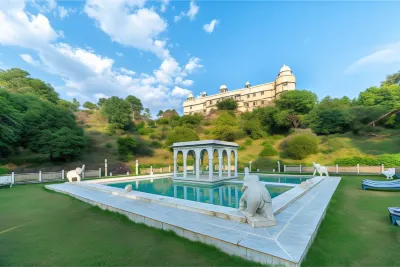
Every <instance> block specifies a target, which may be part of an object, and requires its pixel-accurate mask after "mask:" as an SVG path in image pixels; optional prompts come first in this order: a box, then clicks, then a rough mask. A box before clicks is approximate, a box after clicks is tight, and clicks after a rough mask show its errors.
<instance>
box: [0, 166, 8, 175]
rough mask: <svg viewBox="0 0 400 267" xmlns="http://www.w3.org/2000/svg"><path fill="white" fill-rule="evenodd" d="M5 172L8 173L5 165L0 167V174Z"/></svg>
mask: <svg viewBox="0 0 400 267" xmlns="http://www.w3.org/2000/svg"><path fill="white" fill-rule="evenodd" d="M7 173H8V169H7V168H6V167H0V175H1V174H7Z"/></svg>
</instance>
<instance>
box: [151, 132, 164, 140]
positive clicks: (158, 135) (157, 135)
mask: <svg viewBox="0 0 400 267" xmlns="http://www.w3.org/2000/svg"><path fill="white" fill-rule="evenodd" d="M149 137H150V139H157V140H161V139H163V134H162V132H155V133H152V134H150V135H149Z"/></svg>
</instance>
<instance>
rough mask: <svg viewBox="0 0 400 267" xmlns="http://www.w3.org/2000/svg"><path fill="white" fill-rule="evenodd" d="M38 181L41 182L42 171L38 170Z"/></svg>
mask: <svg viewBox="0 0 400 267" xmlns="http://www.w3.org/2000/svg"><path fill="white" fill-rule="evenodd" d="M39 182H42V171H39Z"/></svg>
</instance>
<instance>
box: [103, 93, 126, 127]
mask: <svg viewBox="0 0 400 267" xmlns="http://www.w3.org/2000/svg"><path fill="white" fill-rule="evenodd" d="M131 113H132V107H131V104H130V103H128V102H127V101H125V100H124V99H122V98H119V97H117V96H113V97H110V98H108V99H106V100H105V101H104V103H103V104H102V105H101V114H102V115H103V116H104V117H106V118H107V120H108V122H109V123H117V124H118V125H120V127H121V129H122V128H123V129H128V128H129V127H130V125H131Z"/></svg>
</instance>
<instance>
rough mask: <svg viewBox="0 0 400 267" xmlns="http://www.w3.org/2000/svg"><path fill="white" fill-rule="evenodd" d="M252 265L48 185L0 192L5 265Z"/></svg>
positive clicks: (1, 261)
mask: <svg viewBox="0 0 400 267" xmlns="http://www.w3.org/2000/svg"><path fill="white" fill-rule="evenodd" d="M26 265H34V266H43V265H47V266H111V265H112V266H128V265H130V266H249V265H256V264H254V263H250V262H248V261H245V260H243V259H241V258H238V257H231V256H229V255H227V254H225V253H222V252H221V251H219V250H218V249H216V248H214V247H211V246H207V245H204V244H201V243H196V242H192V241H189V240H186V239H184V238H181V237H178V236H176V235H175V234H173V233H171V232H165V231H162V230H157V229H153V228H149V227H147V226H145V225H142V224H135V223H133V222H131V221H129V220H128V219H127V218H126V217H124V216H122V215H117V214H114V213H111V212H106V211H102V210H100V209H98V208H95V207H92V206H90V205H89V204H86V203H83V202H81V201H79V200H76V199H73V198H71V197H68V196H65V195H62V194H57V193H53V192H49V191H47V190H44V186H43V185H20V186H14V187H13V188H11V189H8V188H3V189H0V266H26Z"/></svg>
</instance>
